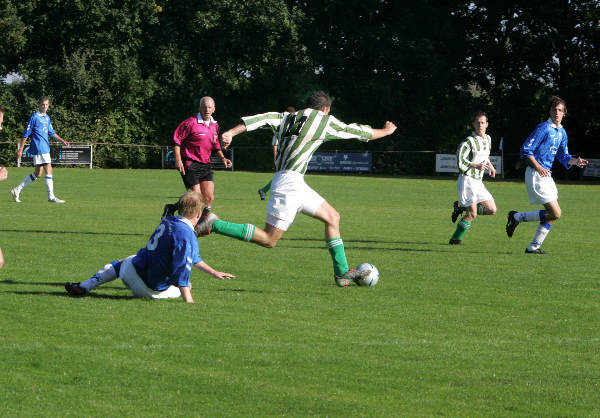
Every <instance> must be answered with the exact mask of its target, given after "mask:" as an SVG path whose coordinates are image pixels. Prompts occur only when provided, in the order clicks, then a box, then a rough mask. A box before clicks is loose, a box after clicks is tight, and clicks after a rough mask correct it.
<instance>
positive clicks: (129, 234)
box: [0, 229, 147, 237]
mask: <svg viewBox="0 0 600 418" xmlns="http://www.w3.org/2000/svg"><path fill="white" fill-rule="evenodd" d="M0 232H19V233H34V234H74V235H117V236H132V237H141V236H146V235H147V234H136V233H133V232H90V231H41V230H39V229H32V230H27V229H0Z"/></svg>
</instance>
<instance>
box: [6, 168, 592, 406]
mask: <svg viewBox="0 0 600 418" xmlns="http://www.w3.org/2000/svg"><path fill="white" fill-rule="evenodd" d="M30 171H31V168H12V169H9V179H8V181H6V182H3V183H2V184H0V209H1V211H2V224H1V225H0V245H1V247H2V249H3V251H4V256H5V258H6V264H5V267H4V268H3V269H2V270H0V366H1V367H2V369H3V373H2V374H0V388H1V390H0V415H1V416H206V417H210V416H280V415H288V416H339V417H347V416H433V415H449V416H598V415H600V336H599V328H600V292H599V291H600V275H599V273H598V269H599V266H600V262H599V261H598V249H599V244H600V227H599V226H598V223H597V222H596V218H597V214H598V207H600V186H599V185H597V184H596V185H564V184H563V185H561V184H559V196H560V198H559V201H560V204H561V207H562V209H563V218H562V219H560V221H558V223H556V224H555V226H554V228H553V229H552V231H551V232H550V235H549V236H548V239H547V240H546V242H545V243H544V247H543V248H544V249H545V250H546V251H548V252H549V254H548V255H544V256H539V255H526V254H524V249H525V247H526V246H527V245H528V243H529V241H530V240H531V238H532V235H533V233H534V230H535V224H533V223H530V224H522V225H520V226H519V227H518V228H517V230H516V232H515V236H514V237H513V238H511V239H508V238H507V237H506V234H505V232H504V224H505V221H506V213H507V212H508V211H509V210H511V209H517V210H531V209H532V207H530V206H529V204H528V201H527V196H526V192H525V186H524V185H523V183H522V182H500V181H489V182H487V184H488V188H489V190H490V191H491V192H492V194H493V195H494V197H495V199H496V202H497V205H498V214H497V215H496V216H489V217H479V218H478V219H477V220H476V221H475V223H474V224H473V228H471V230H470V231H469V232H468V233H467V235H466V236H465V239H464V241H465V244H466V245H464V246H463V247H454V246H452V247H451V246H449V245H448V244H447V242H448V239H449V237H450V235H451V234H452V232H453V231H454V224H452V223H451V221H450V209H451V203H452V202H453V201H454V200H455V187H456V183H455V181H454V180H452V179H409V178H382V177H379V178H377V177H367V176H360V177H349V176H327V175H308V176H307V182H308V183H309V184H310V185H311V186H312V187H313V188H315V189H316V190H317V191H319V192H320V193H321V194H322V195H323V196H324V197H325V198H326V199H327V200H328V201H330V202H331V203H332V204H333V206H334V207H336V208H337V209H338V210H339V211H340V213H341V215H342V235H343V238H344V241H345V245H346V250H347V255H348V259H349V262H350V264H351V265H356V264H359V263H361V262H371V263H373V264H375V265H377V266H378V267H379V269H380V271H381V274H382V277H381V280H380V282H379V284H378V285H377V286H375V287H373V288H358V287H351V288H337V287H335V285H334V283H333V277H332V266H331V260H330V258H329V255H328V252H327V250H326V249H325V245H324V241H323V226H322V224H321V223H320V222H318V221H315V220H313V219H311V218H309V217H306V216H304V215H298V217H297V219H296V222H295V223H294V224H293V226H292V227H291V229H290V230H289V231H288V232H287V233H286V235H285V236H284V239H283V240H282V241H281V242H280V243H279V244H278V246H277V247H276V248H274V249H264V248H261V247H258V246H254V245H251V244H248V243H244V242H240V241H236V240H233V239H230V238H226V237H222V236H215V235H211V236H209V237H205V238H202V239H201V240H200V251H201V254H202V256H203V258H204V259H205V261H207V262H208V263H209V264H210V265H212V266H213V267H215V268H217V269H220V270H224V271H228V272H231V273H234V274H236V275H237V276H238V278H237V279H235V280H232V281H219V280H216V279H213V278H211V277H209V276H207V275H204V274H202V273H201V272H198V271H194V272H193V273H192V282H193V284H194V287H193V290H192V293H193V295H194V299H195V300H196V303H195V304H193V305H189V304H185V303H182V302H181V301H154V302H152V301H146V300H139V299H134V298H133V297H131V296H130V293H129V291H128V290H127V289H126V288H125V286H124V285H123V283H122V282H121V281H120V280H117V281H114V282H111V283H108V284H106V285H105V286H103V287H100V288H98V289H96V291H95V292H94V293H93V295H92V296H90V297H87V298H82V299H73V298H70V297H67V296H66V294H65V292H64V288H63V284H64V282H65V281H73V282H78V281H82V280H85V279H87V278H88V277H89V276H90V275H91V274H93V273H94V272H95V271H96V270H97V269H98V268H100V267H102V266H103V265H104V264H105V263H107V262H109V261H112V260H114V259H116V258H122V257H124V256H127V255H130V254H133V253H135V251H137V249H138V248H140V247H142V246H144V245H145V244H146V240H147V238H148V237H149V235H150V234H151V233H152V231H153V230H154V228H155V227H156V225H157V223H158V221H159V218H160V213H161V210H162V206H163V204H164V203H165V202H168V201H173V200H175V199H176V198H177V197H178V196H179V194H181V193H182V192H183V190H182V185H181V184H180V179H179V177H178V175H176V173H175V172H173V171H153V170H87V169H67V168H62V169H61V168H55V173H54V174H55V175H54V177H55V190H56V194H57V196H58V197H60V198H63V199H66V200H67V203H66V204H64V205H56V204H50V203H48V202H47V201H46V191H45V186H44V183H43V180H39V181H37V182H36V183H34V184H32V185H30V186H29V187H28V188H27V189H25V190H24V191H23V193H22V194H21V200H22V201H23V203H21V204H15V203H14V202H13V201H12V199H11V198H10V195H9V193H8V192H9V190H10V189H11V188H12V187H14V185H16V184H17V183H18V182H19V181H20V180H21V179H22V178H23V177H24V176H25V175H26V174H28V173H29V172H30ZM269 178H270V175H269V174H266V173H245V172H234V173H229V172H218V173H217V174H216V200H215V203H214V205H213V209H214V212H215V213H217V214H218V215H219V216H221V217H222V218H224V219H227V220H230V221H233V222H251V223H254V224H256V225H258V226H261V227H262V226H263V225H264V205H265V203H264V202H261V201H260V200H259V199H258V195H257V193H256V190H257V189H258V188H259V187H260V186H262V185H263V184H264V183H265V182H267V181H268V180H269ZM2 196H3V197H2Z"/></svg>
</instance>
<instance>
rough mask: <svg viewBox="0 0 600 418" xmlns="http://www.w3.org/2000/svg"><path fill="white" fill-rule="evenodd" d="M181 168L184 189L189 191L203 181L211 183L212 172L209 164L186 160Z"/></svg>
mask: <svg viewBox="0 0 600 418" xmlns="http://www.w3.org/2000/svg"><path fill="white" fill-rule="evenodd" d="M183 166H184V167H185V175H184V174H182V175H181V179H182V180H183V184H185V188H186V189H191V188H192V187H194V186H195V185H196V184H200V182H203V181H213V171H212V166H211V165H210V164H204V163H199V162H198V161H192V160H186V161H184V162H183Z"/></svg>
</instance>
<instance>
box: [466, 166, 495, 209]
mask: <svg viewBox="0 0 600 418" xmlns="http://www.w3.org/2000/svg"><path fill="white" fill-rule="evenodd" d="M457 190H458V204H459V206H461V207H469V206H471V205H472V204H473V203H480V202H485V201H487V200H494V198H493V197H492V194H491V193H490V192H488V190H487V189H486V188H485V185H484V184H483V182H482V181H481V180H475V179H474V178H473V177H470V176H465V175H463V174H460V175H459V176H458V183H457Z"/></svg>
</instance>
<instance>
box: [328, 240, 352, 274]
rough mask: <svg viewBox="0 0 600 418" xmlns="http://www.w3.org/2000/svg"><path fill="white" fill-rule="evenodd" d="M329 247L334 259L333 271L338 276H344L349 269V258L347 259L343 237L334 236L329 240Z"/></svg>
mask: <svg viewBox="0 0 600 418" xmlns="http://www.w3.org/2000/svg"><path fill="white" fill-rule="evenodd" d="M327 249H328V250H329V255H330V256H331V260H332V261H333V273H334V274H335V275H336V276H337V277H341V276H343V275H344V274H345V273H346V272H347V271H348V270H349V269H348V260H346V251H345V250H344V242H343V241H342V238H333V239H330V240H328V241H327Z"/></svg>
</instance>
